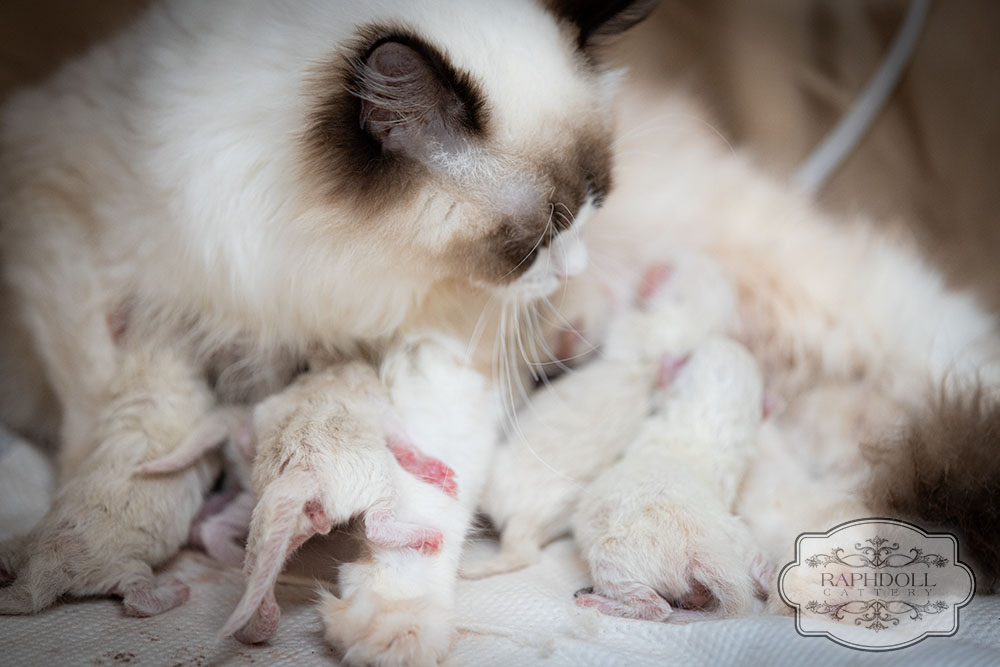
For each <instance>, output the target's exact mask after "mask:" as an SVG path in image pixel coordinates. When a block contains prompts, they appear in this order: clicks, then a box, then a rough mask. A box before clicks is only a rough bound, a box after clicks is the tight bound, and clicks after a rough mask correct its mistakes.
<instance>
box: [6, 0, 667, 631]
mask: <svg viewBox="0 0 1000 667" xmlns="http://www.w3.org/2000/svg"><path fill="white" fill-rule="evenodd" d="M653 5H654V3H653V2H649V1H642V2H639V1H637V2H617V3H611V4H607V3H597V2H591V3H587V2H583V3H574V2H567V3H563V2H538V1H536V0H510V1H506V0H505V1H504V2H498V3H482V2H468V1H466V0H445V1H440V0H435V1H417V2H414V1H412V0H406V1H393V0H383V1H375V2H328V1H326V0H322V1H321V0H314V1H305V2H294V3H286V2H273V1H270V0H253V1H252V2H249V3H248V2H213V3H204V2H202V1H201V0H165V1H164V2H161V3H159V4H157V5H155V6H154V7H152V8H151V9H150V11H148V12H147V13H146V14H145V15H144V16H143V17H142V18H141V19H140V20H139V21H138V22H137V23H136V24H134V25H133V26H131V27H130V28H128V29H127V30H125V31H124V32H122V33H121V34H119V35H117V36H116V37H115V38H113V39H112V40H110V41H108V42H107V43H105V44H103V45H101V46H100V47H98V48H96V49H94V50H93V51H91V52H89V53H88V54H85V55H84V56H83V57H82V58H80V59H77V60H75V61H73V62H71V63H69V64H67V65H66V66H65V67H64V68H63V69H62V70H60V71H59V72H57V73H56V74H55V75H54V76H53V77H52V78H51V79H50V80H49V81H48V82H46V83H44V84H43V85H41V86H38V87H35V88H32V89H28V90H25V91H23V92H21V93H19V94H17V95H15V96H14V97H12V98H11V99H10V100H9V101H8V103H7V104H6V105H5V107H4V109H3V115H2V130H0V149H2V157H0V160H2V163H0V221H2V223H0V224H2V227H0V249H2V250H0V251H2V258H3V259H2V261H3V264H2V266H3V286H4V289H3V301H4V302H6V303H5V305H6V309H9V316H8V318H7V322H9V323H10V324H14V325H16V326H14V327H11V326H5V327H4V338H5V339H7V340H5V341H3V342H4V343H5V344H4V345H3V346H2V347H3V348H4V353H5V360H4V365H3V367H4V368H5V369H6V370H7V372H6V373H4V379H3V397H4V398H3V401H2V408H0V421H2V422H3V423H5V424H6V425H8V426H10V427H12V428H13V429H15V430H18V431H22V432H25V433H28V434H30V435H32V436H34V437H35V438H37V439H46V438H50V439H56V440H57V441H58V446H59V450H58V451H59V464H60V476H61V478H62V479H63V480H64V482H66V484H65V485H64V486H63V489H62V490H61V491H60V495H59V496H57V499H56V504H55V505H54V508H53V511H52V512H51V513H50V514H49V516H47V517H46V519H45V520H44V521H43V522H42V526H41V527H40V528H39V529H38V530H37V531H36V532H35V533H33V535H35V537H33V538H30V539H29V540H28V541H27V542H26V543H24V544H14V545H13V546H14V549H12V550H11V549H9V548H8V550H7V553H6V554H0V583H2V582H3V581H4V580H9V579H10V578H11V575H14V576H16V575H17V574H18V571H19V570H20V571H22V572H24V573H26V574H24V576H23V577H21V578H20V579H19V580H18V582H17V585H16V586H12V587H10V588H8V589H6V591H0V594H3V593H6V595H0V610H6V611H8V612H11V611H14V612H18V611H20V612H23V611H32V610H38V609H39V608H40V607H42V606H45V605H47V604H49V603H51V601H52V600H53V599H55V597H56V596H57V595H59V594H61V593H63V592H66V591H73V592H76V593H78V594H86V593H88V592H89V593H96V592H116V593H118V594H120V595H122V596H123V597H124V598H125V602H126V609H127V610H128V611H129V612H130V613H141V614H146V613H156V612H157V611H162V610H164V609H167V608H170V606H172V605H175V604H177V603H179V602H180V601H182V600H183V599H184V598H185V597H186V589H184V588H183V587H181V586H180V585H177V584H170V585H165V586H157V587H155V588H154V587H153V582H151V581H150V579H149V577H150V574H149V565H153V566H155V565H157V564H158V563H159V562H162V561H163V560H164V559H165V558H167V557H169V555H170V553H172V552H175V551H176V550H177V549H178V548H179V546H180V543H181V541H182V540H183V537H184V534H185V533H186V530H187V524H188V523H189V521H190V518H191V517H190V516H188V515H189V514H191V513H192V512H193V510H194V509H195V508H196V507H197V501H198V500H199V497H198V496H199V491H204V487H205V485H206V483H207V482H208V480H210V478H211V474H210V473H209V472H208V471H206V470H204V469H199V471H197V473H195V472H192V473H190V474H189V475H188V477H189V479H187V481H185V482H184V484H183V485H180V484H179V483H177V484H174V485H173V486H172V487H170V488H169V489H168V487H166V486H163V487H162V488H161V486H156V485H154V483H153V482H146V481H143V480H137V481H134V482H131V481H128V483H126V481H127V479H126V480H125V481H123V480H122V479H121V478H122V477H126V478H127V476H128V475H129V473H130V471H131V469H133V468H134V466H135V464H137V463H139V462H141V461H142V460H143V459H144V458H151V457H152V456H155V455H157V454H162V453H164V452H167V451H169V450H170V449H172V448H173V447H176V446H177V444H178V443H179V442H180V438H181V437H182V436H183V433H184V431H185V430H190V429H191V428H192V427H193V425H194V424H195V423H196V422H197V420H199V419H200V418H201V417H203V416H204V414H205V413H206V411H207V410H210V409H211V407H212V405H211V404H212V401H211V400H206V396H207V395H208V390H209V388H211V389H212V390H213V391H214V393H215V396H216V398H224V399H237V400H239V399H248V398H251V397H256V396H261V395H264V394H267V393H269V392H271V391H275V390H277V389H280V388H281V386H282V385H283V383H286V382H287V378H288V376H289V375H290V374H291V373H294V372H295V369H296V367H297V366H298V365H299V364H300V361H301V360H302V359H304V358H306V357H307V356H309V355H314V354H321V355H328V354H336V353H343V352H347V353H352V352H353V351H355V350H356V346H358V345H361V346H364V347H365V348H366V349H371V348H372V347H375V348H376V349H377V347H378V343H379V342H381V341H384V340H387V339H389V338H391V337H392V336H393V335H395V334H396V333H399V332H401V331H405V330H407V329H411V328H417V327H419V328H427V327H428V326H429V327H430V328H436V329H447V328H448V324H447V321H448V320H449V319H450V318H453V317H455V316H458V317H459V319H460V318H461V317H464V316H467V315H471V317H472V318H473V320H474V319H475V316H476V315H478V314H479V312H480V311H481V309H482V306H483V303H484V302H485V301H486V300H487V299H488V298H489V297H490V295H494V294H502V295H503V296H504V298H508V297H511V298H516V299H528V300H530V299H532V298H534V297H537V296H539V295H542V294H546V293H549V292H551V291H552V290H554V289H555V288H556V287H557V286H558V285H559V284H560V283H561V282H562V281H563V280H564V279H566V278H567V277H569V276H571V275H573V274H575V273H578V272H579V271H580V270H582V269H583V268H584V266H585V263H586V251H585V249H584V246H583V243H582V240H581V237H580V233H579V229H580V226H581V225H582V222H583V219H584V218H585V217H586V216H587V214H588V212H589V211H590V209H591V208H592V204H593V203H594V202H600V201H601V200H602V199H603V198H604V197H605V195H606V194H607V192H608V191H609V189H610V185H611V183H610V171H611V131H612V127H611V123H610V104H611V98H612V92H613V87H614V86H613V84H614V83H615V82H616V81H617V79H618V77H617V75H615V74H611V73H608V72H606V71H605V69H603V68H602V67H601V66H600V65H599V64H598V63H597V60H596V55H597V54H596V49H597V48H598V47H599V45H600V44H601V43H602V42H603V41H604V40H605V39H607V38H609V37H611V36H613V35H615V34H618V33H620V32H622V31H624V30H625V29H627V28H629V27H631V26H632V25H634V24H635V23H637V22H639V21H640V20H642V19H643V18H644V17H645V16H646V14H648V12H649V11H650V10H651V9H652V7H653ZM574 221H576V224H575V225H574ZM470 328H471V327H470ZM459 330H461V325H459ZM464 333H465V334H466V335H467V334H468V333H469V331H465V332H464ZM24 340H30V341H31V343H30V345H29V346H28V347H29V348H30V353H26V352H24V351H22V349H21V348H20V347H19V345H18V341H21V342H22V343H23V341H24ZM33 367H37V369H40V372H39V373H32V371H33V370H36V369H35V368H33ZM49 392H51V394H52V395H53V396H54V403H55V406H57V407H56V408H55V409H54V410H53V409H52V404H51V403H49V402H47V400H46V394H47V393H49ZM53 413H55V414H58V415H59V420H58V434H52V433H50V432H46V430H47V429H46V427H49V428H50V429H51V428H52V427H54V426H55V424H53V422H52V419H51V415H52V414H53ZM136 458H137V459H138V460H134V461H133V460H132V459H136ZM163 483H164V484H167V483H168V482H166V481H165V482H163ZM171 489H172V490H171ZM140 491H141V493H140ZM181 493H183V494H185V496H184V497H183V498H181V497H179V496H178V495H177V494H181ZM469 499H470V501H471V502H474V501H475V498H474V496H472V495H471V494H470V495H469ZM109 518H110V519H109ZM108 520H110V521H112V525H113V526H115V527H116V529H117V532H116V533H115V534H116V535H117V537H116V538H115V539H114V540H109V539H108V538H106V537H105V536H106V535H107V531H106V528H107V521H108ZM464 520H465V521H468V517H467V516H466V518H465V519H464ZM102 521H103V522H104V524H103V526H104V527H103V528H102V523H101V522H102ZM167 524H169V525H167ZM462 528H464V527H462ZM461 532H462V530H458V531H457V533H456V534H461ZM126 534H127V535H128V540H129V542H128V544H126V543H125V542H122V543H120V544H119V543H118V542H119V541H120V540H125V535H126ZM109 541H114V542H115V543H113V544H108V543H105V542H109ZM133 542H134V543H133ZM143 542H150V543H152V545H151V546H148V547H147V545H145V544H143ZM133 549H134V550H135V553H133ZM126 552H127V553H126ZM135 554H139V557H138V561H136V560H135V559H136V555H135ZM125 558H128V559H130V560H129V561H128V562H127V563H125V564H127V565H128V566H129V572H128V576H127V577H126V580H124V581H122V580H119V578H117V577H118V575H117V573H115V572H113V569H114V566H115V565H116V564H118V561H117V560H116V559H125ZM25 561H29V562H28V564H26V562H25ZM143 561H145V562H143ZM42 564H44V567H42ZM456 566H457V564H456V563H451V564H450V565H449V567H451V578H452V579H454V568H455V567H456ZM95 573H97V574H96V575H95ZM25 582H27V583H25ZM428 585H429V584H428ZM445 588H450V586H448V585H446V586H445ZM13 589H16V594H15V593H12V592H11V591H12V590H13ZM445 612H447V609H445V610H443V613H445ZM442 630H444V628H435V629H434V631H435V633H436V634H435V636H436V637H444V640H445V645H447V641H448V633H447V632H442ZM399 631H400V632H401V633H403V634H406V633H407V632H408V629H407V628H406V627H403V628H401V629H400V630H399ZM357 641H362V638H360V637H358V638H357ZM372 641H375V640H374V639H373V640H372ZM390 643H391V642H390ZM434 650H438V647H434Z"/></svg>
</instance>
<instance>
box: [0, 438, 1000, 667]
mask: <svg viewBox="0 0 1000 667" xmlns="http://www.w3.org/2000/svg"><path fill="white" fill-rule="evenodd" d="M46 466H47V464H46V462H45V460H44V459H43V458H41V457H39V456H37V455H34V454H33V453H31V452H30V451H29V450H28V449H27V445H24V444H23V443H20V442H17V441H13V442H10V441H8V443H7V444H5V445H4V446H2V447H0V539H2V538H3V537H5V536H9V535H10V534H12V533H13V532H17V530H18V525H17V523H18V522H21V524H22V525H23V524H24V523H25V522H27V523H29V524H30V522H32V521H33V520H35V519H36V518H37V516H38V511H39V504H41V505H42V506H44V504H45V502H46V498H47V493H48V489H49V488H50V487H49V485H50V483H51V471H50V470H48V468H47V467H46ZM332 546H334V545H332V544H331V543H330V542H325V543H324V542H318V541H314V542H310V543H309V544H307V545H306V547H305V548H304V549H303V553H302V555H301V556H300V557H298V558H297V559H296V560H295V562H293V563H292V566H291V568H290V569H291V570H292V571H293V573H294V578H301V583H298V582H292V583H287V582H286V583H283V584H281V585H279V587H278V601H279V603H280V604H281V607H282V610H283V616H282V619H281V626H280V628H279V630H278V633H277V635H276V637H275V638H274V641H273V642H272V643H271V644H270V645H267V646H252V647H251V646H244V645H242V644H240V643H238V642H237V641H235V640H233V639H227V640H224V641H221V642H217V641H216V639H215V634H216V632H217V631H218V629H219V628H220V627H221V625H222V623H223V622H224V621H225V619H226V618H227V617H228V615H229V613H230V611H232V609H233V607H234V606H235V605H236V602H237V600H238V598H239V597H240V594H241V593H242V576H241V574H240V572H239V571H238V570H235V569H231V568H226V567H224V566H221V565H219V564H217V563H215V562H214V561H211V560H210V559H208V558H207V557H206V556H204V555H201V554H196V553H191V552H185V553H183V554H181V555H180V556H179V557H178V558H177V559H175V561H174V562H173V563H172V564H171V565H170V567H169V568H167V573H169V574H173V575H174V576H177V577H179V578H180V579H182V580H183V581H185V582H186V583H188V584H189V585H190V587H191V599H190V601H189V602H188V603H187V604H185V605H183V606H181V607H179V608H177V609H174V610H173V611H170V612H167V613H166V614H163V615H162V616H158V617H155V618H148V619H136V618H127V617H125V616H124V615H123V614H122V611H121V606H120V604H119V603H118V602H117V601H115V600H111V599H97V600H87V601H70V602H66V603H64V604H61V605H58V606H56V607H54V608H52V609H49V610H47V611H45V612H43V613H41V614H39V615H38V616H31V617H0V665H4V666H6V665H11V666H18V667H21V666H29V665H45V666H49V665H60V666H61V665H67V666H69V665H109V666H110V665H123V664H129V665H184V666H191V667H209V666H211V665H302V666H308V665H335V664H337V659H338V654H337V652H336V651H334V650H333V649H331V648H329V647H328V646H327V645H326V644H325V643H324V642H323V638H322V627H321V623H320V621H319V618H318V616H317V614H316V612H315V610H314V606H313V604H312V601H313V599H314V597H315V595H314V590H315V588H316V584H314V583H312V581H311V578H312V577H316V578H327V577H328V576H329V575H331V574H332V573H333V572H334V571H335V569H334V568H335V562H334V560H335V556H334V555H333V551H332V549H331V547H332ZM495 548H496V546H495V544H493V543H492V542H491V541H478V542H474V543H473V544H471V545H470V547H469V554H468V556H469V557H470V558H482V557H484V556H485V555H487V554H488V553H489V550H491V549H495ZM303 575H305V576H303ZM589 583H590V582H589V581H588V577H587V572H586V568H585V567H584V565H583V563H582V562H581V561H580V560H579V559H578V558H577V557H576V555H575V553H574V550H573V545H572V543H571V542H570V541H569V540H561V541H559V542H556V543H554V544H552V545H551V546H550V547H549V548H547V549H546V550H545V552H544V554H543V558H542V560H541V562H540V563H538V564H537V565H535V566H534V567H531V568H528V569H526V570H523V571H521V572H515V573H512V574H508V575H503V576H498V577H493V578H490V579H485V580H481V581H462V582H460V583H459V586H458V606H457V610H456V611H457V614H456V616H457V618H456V621H457V625H458V633H457V635H456V640H455V644H454V646H453V650H452V653H451V655H450V656H449V658H448V661H447V664H450V665H461V666H466V665H469V666H479V665H483V666H486V665H498V666H500V665H502V666H505V667H506V666H521V665H524V666H527V665H550V666H553V667H555V666H562V665H567V666H569V665H572V666H578V665H637V666H645V665H649V666H650V667H652V666H654V665H655V666H658V667H660V666H664V665H684V666H685V667H687V666H689V665H747V666H754V667H757V666H764V665H796V666H798V665H807V666H808V667H824V666H826V665H830V666H840V665H847V664H851V665H876V664H877V665H880V666H889V665H907V666H908V667H909V666H913V665H996V664H1000V596H983V597H981V598H979V599H975V600H973V602H972V604H971V605H969V606H968V607H965V608H964V609H962V611H961V615H960V619H961V622H960V627H959V631H958V633H957V634H956V635H955V636H954V637H932V638H929V639H926V640H925V641H923V642H921V643H919V644H917V645H916V646H913V647H910V648H907V649H903V650H899V651H893V652H889V653H866V652H861V651H856V650H852V649H848V648H843V647H841V646H838V645H836V644H834V643H832V642H831V641H829V640H827V639H825V638H819V637H810V638H805V637H801V636H799V635H798V634H797V633H796V632H795V626H794V622H793V619H792V618H791V617H788V616H756V617H751V618H743V619H732V620H720V621H705V622H700V623H692V624H689V625H674V624H667V623H652V622H648V621H632V620H625V619H618V618H611V617H606V616H601V615H599V614H598V613H597V612H596V611H594V610H591V609H581V608H578V607H576V606H575V605H574V604H573V593H574V592H575V591H577V590H578V589H580V588H582V587H584V586H587V585H589Z"/></svg>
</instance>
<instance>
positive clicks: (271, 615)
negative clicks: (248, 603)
mask: <svg viewBox="0 0 1000 667" xmlns="http://www.w3.org/2000/svg"><path fill="white" fill-rule="evenodd" d="M280 620H281V607H279V606H278V603H277V601H276V600H274V599H273V598H272V599H270V600H267V599H266V600H264V602H262V603H261V605H260V607H259V608H258V609H257V611H256V612H255V613H254V615H253V618H251V619H250V621H249V622H248V623H247V624H246V625H244V626H243V627H242V628H240V629H239V630H237V631H236V632H235V633H233V637H235V638H236V640H237V641H239V642H242V643H244V644H262V643H264V642H266V641H268V640H269V639H270V638H271V637H273V636H274V633H275V632H277V631H278V622H279V621H280Z"/></svg>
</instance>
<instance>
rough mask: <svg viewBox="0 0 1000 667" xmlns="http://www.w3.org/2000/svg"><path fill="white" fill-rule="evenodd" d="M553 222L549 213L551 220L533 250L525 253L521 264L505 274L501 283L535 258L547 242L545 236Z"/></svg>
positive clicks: (501, 278)
mask: <svg viewBox="0 0 1000 667" xmlns="http://www.w3.org/2000/svg"><path fill="white" fill-rule="evenodd" d="M551 222H552V213H551V212H550V213H549V220H548V222H546V224H545V229H543V230H542V233H541V234H539V235H538V240H537V241H535V245H533V246H532V247H531V250H529V251H528V252H527V253H525V255H524V257H523V258H522V259H521V261H520V262H518V263H517V265H516V266H515V267H514V268H512V269H511V270H510V271H508V272H507V273H505V274H503V275H502V276H501V277H500V281H503V279H504V278H507V277H508V276H510V275H511V274H513V273H514V272H515V271H517V270H518V269H519V268H521V267H522V266H523V265H524V263H525V262H527V261H528V260H529V259H531V258H532V257H534V256H535V252H536V251H537V250H538V247H539V246H540V245H542V241H544V240H545V234H546V232H547V231H548V228H549V225H550V224H551Z"/></svg>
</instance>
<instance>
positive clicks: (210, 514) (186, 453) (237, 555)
mask: <svg viewBox="0 0 1000 667" xmlns="http://www.w3.org/2000/svg"><path fill="white" fill-rule="evenodd" d="M219 448H221V451H222V458H223V464H222V469H223V471H224V472H225V484H224V487H223V488H222V489H221V490H220V491H219V492H218V493H216V494H215V495H213V496H210V497H209V498H208V499H207V500H206V501H205V504H204V505H203V507H202V509H201V511H200V512H199V513H198V515H197V516H196V517H195V519H194V523H192V525H191V537H190V543H191V544H192V545H193V546H196V547H200V548H202V549H204V550H205V552H206V553H207V554H208V555H209V556H211V557H212V558H214V559H215V560H217V561H219V562H220V563H225V564H226V565H234V566H237V567H238V566H240V565H242V564H243V553H244V550H243V543H244V542H245V540H246V537H247V531H248V529H249V527H250V516H251V513H252V512H253V507H254V504H255V502H256V499H255V498H254V495H253V492H252V491H251V466H252V465H253V459H254V456H255V455H256V445H255V443H254V433H253V423H252V417H251V413H250V410H248V409H246V408H242V407H236V406H229V407H219V408H216V409H214V410H213V411H212V412H210V413H209V414H208V415H207V416H206V417H205V418H204V419H202V421H201V423H199V424H198V425H197V426H196V427H195V429H194V431H193V432H192V433H191V435H189V436H188V437H187V438H186V439H185V440H184V442H182V443H181V445H180V446H179V447H178V448H177V449H175V450H174V451H172V452H171V453H170V454H167V455H166V456H164V457H163V458H160V459H156V460H155V461H150V462H149V463H144V464H142V465H141V466H139V469H138V471H137V472H138V473H139V474H141V475H164V474H172V473H177V472H180V471H182V470H185V469H187V468H190V467H191V466H192V465H194V464H195V463H196V462H197V461H198V460H199V459H201V458H202V457H203V456H204V455H205V454H207V453H208V452H210V451H212V450H214V449H219Z"/></svg>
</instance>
